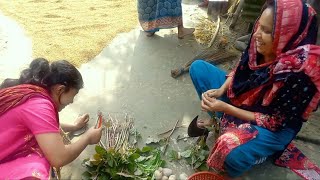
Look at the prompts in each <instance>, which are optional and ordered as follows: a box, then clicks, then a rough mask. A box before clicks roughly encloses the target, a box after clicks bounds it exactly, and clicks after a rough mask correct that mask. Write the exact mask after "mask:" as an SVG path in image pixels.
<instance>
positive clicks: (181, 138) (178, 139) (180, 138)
mask: <svg viewBox="0 0 320 180" xmlns="http://www.w3.org/2000/svg"><path fill="white" fill-rule="evenodd" d="M187 138H193V137H189V136H187V137H179V138H177V141H180V140H183V139H187Z"/></svg>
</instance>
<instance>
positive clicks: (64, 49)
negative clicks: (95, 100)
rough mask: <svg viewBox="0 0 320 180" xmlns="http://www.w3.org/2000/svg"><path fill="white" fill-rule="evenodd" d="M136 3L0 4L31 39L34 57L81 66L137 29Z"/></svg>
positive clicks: (30, 0)
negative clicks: (118, 38)
mask: <svg viewBox="0 0 320 180" xmlns="http://www.w3.org/2000/svg"><path fill="white" fill-rule="evenodd" d="M136 3H137V1H136V0H90V1H69V0H68V1H67V0H54V1H52V0H15V1H9V0H6V1H0V7H1V11H2V12H3V14H4V15H6V16H9V17H11V18H13V19H14V20H16V21H17V22H18V23H20V24H21V25H22V27H23V28H24V29H25V31H26V33H27V34H28V35H29V36H30V37H31V38H32V46H33V49H32V51H33V57H45V58H47V59H48V60H51V61H52V60H57V59H68V60H70V61H71V62H72V63H73V64H75V65H77V66H80V65H81V64H83V63H86V62H88V61H90V60H91V59H93V58H94V57H95V56H96V55H98V54H99V53H100V52H101V51H102V49H103V48H104V47H106V45H108V44H109V43H110V42H111V41H112V39H113V38H114V37H115V36H116V35H117V34H119V33H122V32H129V31H130V30H132V29H133V28H134V27H136V26H137V24H138V20H137V11H136V8H137V4H136Z"/></svg>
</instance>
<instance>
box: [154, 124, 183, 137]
mask: <svg viewBox="0 0 320 180" xmlns="http://www.w3.org/2000/svg"><path fill="white" fill-rule="evenodd" d="M180 127H183V125H179V126H177V128H180ZM172 129H173V128H171V129H169V130H167V131H165V132H163V133H159V134H157V135H158V136H161V135H164V134H167V133H169V132H170V131H172Z"/></svg>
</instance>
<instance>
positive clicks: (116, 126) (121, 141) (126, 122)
mask: <svg viewBox="0 0 320 180" xmlns="http://www.w3.org/2000/svg"><path fill="white" fill-rule="evenodd" d="M103 120H104V123H103V124H104V130H103V136H104V139H105V140H104V141H100V145H101V146H102V147H103V148H105V149H114V150H115V151H119V152H122V153H125V152H126V151H127V150H128V149H129V148H130V147H131V146H130V143H129V136H130V131H131V130H132V129H133V119H132V118H129V117H128V115H127V114H126V115H125V116H124V119H121V118H120V119H119V117H117V116H116V115H114V116H112V115H111V114H110V113H108V115H107V118H103Z"/></svg>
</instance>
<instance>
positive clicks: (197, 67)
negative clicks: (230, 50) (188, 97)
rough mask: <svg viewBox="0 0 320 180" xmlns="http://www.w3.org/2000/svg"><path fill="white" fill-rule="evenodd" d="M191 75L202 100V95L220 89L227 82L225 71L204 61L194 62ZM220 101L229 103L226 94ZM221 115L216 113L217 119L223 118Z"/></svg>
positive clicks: (190, 71)
mask: <svg viewBox="0 0 320 180" xmlns="http://www.w3.org/2000/svg"><path fill="white" fill-rule="evenodd" d="M189 73H190V77H191V79H192V82H193V85H194V87H195V89H196V91H197V93H198V95H199V98H200V99H201V95H202V93H204V92H206V91H208V90H210V89H219V88H220V87H221V86H222V85H223V83H224V82H225V81H226V72H225V71H223V70H221V69H219V68H217V67H216V66H214V65H212V64H210V63H208V62H206V61H204V60H196V61H194V62H193V63H192V64H191V66H190V70H189ZM219 99H220V100H222V101H224V102H228V98H227V96H226V94H225V95H223V96H222V97H220V98H219ZM209 114H210V113H209ZM221 115H222V113H220V112H217V113H216V116H217V117H221Z"/></svg>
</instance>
